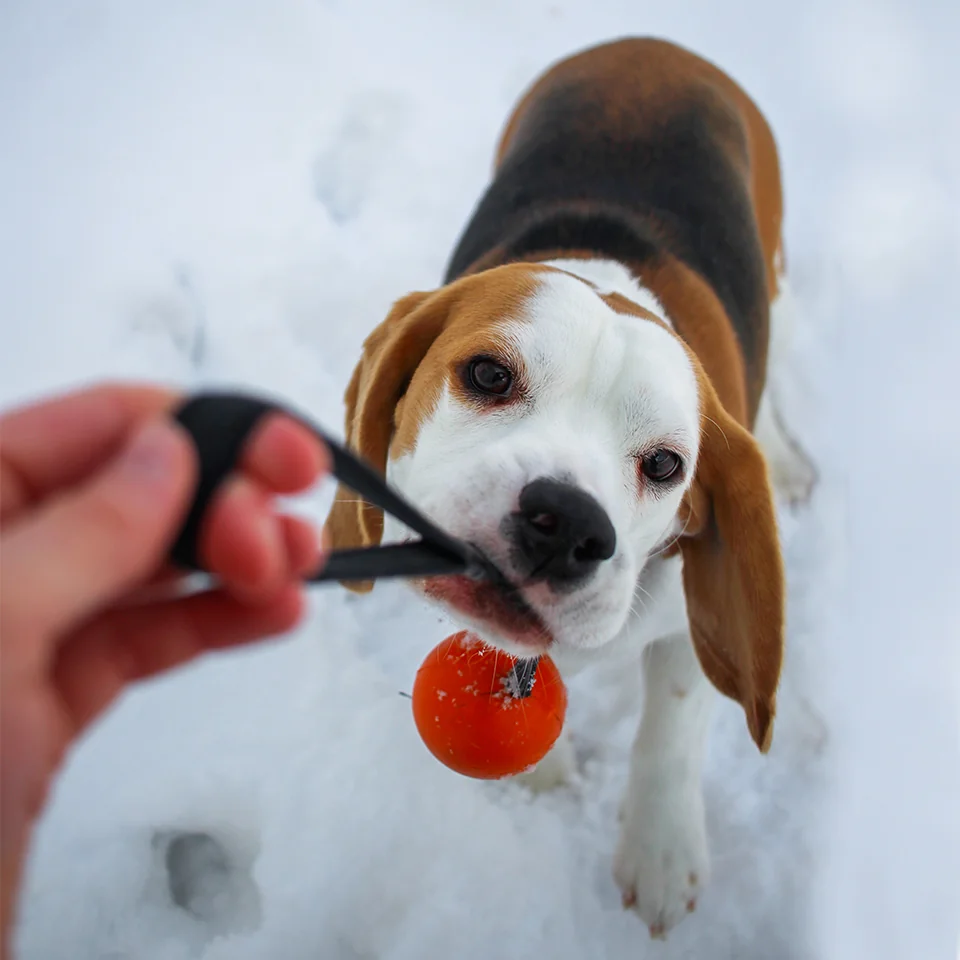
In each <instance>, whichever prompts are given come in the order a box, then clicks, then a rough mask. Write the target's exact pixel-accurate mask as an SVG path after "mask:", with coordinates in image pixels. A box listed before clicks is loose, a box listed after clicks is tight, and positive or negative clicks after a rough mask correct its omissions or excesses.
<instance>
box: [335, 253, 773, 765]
mask: <svg viewBox="0 0 960 960" xmlns="http://www.w3.org/2000/svg"><path fill="white" fill-rule="evenodd" d="M346 403H347V440H348V443H349V444H350V445H351V446H352V447H353V448H354V449H355V450H356V451H358V452H359V453H360V454H361V455H362V456H364V457H365V458H366V459H367V460H368V461H370V462H371V463H372V464H373V465H374V466H375V467H377V468H378V469H380V470H382V471H384V472H385V473H386V475H387V476H388V477H389V478H390V480H391V482H392V483H393V484H394V485H395V486H396V487H397V488H398V489H399V490H400V491H401V492H402V493H403V494H405V495H406V496H407V497H408V498H409V499H410V500H411V501H412V502H413V503H414V504H416V505H417V506H418V507H420V508H421V509H422V510H423V511H424V513H426V514H427V515H428V516H429V517H430V518H431V519H433V520H434V521H435V522H436V523H437V524H439V525H440V526H441V527H443V528H444V529H446V530H448V531H449V532H450V533H451V534H453V535H454V536H457V537H460V538H461V539H464V540H467V541H470V542H472V543H474V544H476V545H477V546H478V547H479V548H480V549H481V550H483V551H484V553H486V555H487V556H488V557H489V558H490V559H491V560H492V561H493V562H494V563H495V564H496V565H497V566H498V567H499V568H500V570H501V571H502V572H503V573H504V575H505V576H506V577H507V578H508V579H509V581H510V582H511V583H512V584H513V585H514V588H515V589H514V590H513V591H510V592H509V593H505V592H504V591H503V590H502V589H499V588H497V587H494V586H492V585H490V584H487V583H478V582H475V581H472V580H468V579H466V578H463V577H443V578H435V579H432V580H428V581H424V582H420V583H418V584H417V587H418V589H420V590H421V591H422V592H424V593H426V594H427V595H428V596H430V597H431V598H433V599H435V600H439V601H441V602H443V603H445V605H446V606H448V607H449V608H451V609H452V610H454V611H455V612H456V613H457V614H458V615H459V617H460V618H461V619H463V620H464V621H466V623H467V624H469V625H470V626H472V627H474V628H475V629H476V630H477V631H478V632H479V633H480V634H481V635H482V636H483V637H484V638H485V639H488V640H490V641H492V642H495V643H498V644H500V645H502V646H503V647H505V648H506V649H508V650H511V651H512V652H514V653H523V654H527V655H530V654H533V653H538V652H542V651H544V650H545V649H546V648H547V647H548V646H550V645H551V644H557V645H562V646H569V647H577V648H590V647H597V646H600V645H601V644H604V643H606V642H607V641H609V640H611V639H612V638H613V637H614V636H616V634H617V633H619V632H620V630H621V629H622V628H623V626H624V624H625V623H626V620H627V618H628V617H629V616H631V609H632V605H633V603H634V594H635V591H636V588H637V580H638V577H639V575H640V573H641V571H642V569H643V567H644V565H645V564H646V563H647V561H648V559H649V558H650V557H651V556H652V555H654V554H656V553H658V552H660V551H662V550H664V549H665V548H669V547H670V545H671V544H675V545H677V546H678V547H679V549H680V551H681V553H682V555H683V580H684V588H685V591H686V596H687V608H688V615H689V618H690V625H691V633H692V636H693V639H694V643H695V646H696V649H697V652H698V655H699V658H700V661H701V663H702V665H703V667H704V670H705V672H706V673H707V675H708V677H709V678H710V679H711V680H712V682H713V683H714V684H715V685H716V686H717V687H718V688H719V689H720V690H721V691H722V692H723V693H725V694H727V695H728V696H732V697H734V698H735V699H737V700H739V701H740V702H741V703H742V704H743V706H744V709H745V710H746V712H747V718H748V723H749V725H750V729H751V732H752V733H753V736H754V738H755V739H756V740H757V742H758V743H759V744H760V745H761V746H765V744H766V742H767V739H768V728H769V722H770V719H771V717H772V713H773V700H774V691H775V688H776V683H777V677H778V675H779V668H780V656H781V644H782V617H783V613H782V605H783V601H782V573H781V560H780V553H779V548H778V544H777V537H776V528H775V522H774V512H773V506H772V499H771V494H770V488H769V484H768V481H767V476H766V468H765V465H764V461H763V458H762V456H761V454H760V452H759V450H758V448H757V446H756V443H755V442H754V440H753V438H752V437H751V436H750V434H749V433H748V432H747V431H746V430H744V429H743V428H742V427H741V426H740V425H739V424H738V423H737V422H736V421H735V420H733V419H732V418H731V417H730V416H729V415H728V414H727V413H726V412H725V410H724V408H723V406H722V405H721V404H720V402H719V401H718V399H717V396H716V394H715V392H714V390H713V388H712V386H711V383H710V381H709V379H708V378H707V377H706V375H705V374H704V373H703V371H702V369H701V367H700V365H699V363H698V362H697V360H696V358H695V356H694V355H693V354H692V353H691V352H690V351H689V350H688V349H687V348H686V346H685V345H684V344H683V343H682V342H681V340H680V339H679V338H678V337H677V336H676V335H675V334H674V333H673V331H672V330H671V329H670V327H669V326H668V324H667V323H666V322H665V321H664V320H663V319H662V318H661V317H658V316H657V315H656V314H654V313H653V312H651V311H649V310H647V309H645V308H644V307H641V306H638V305H637V304H635V303H633V302H631V301H628V300H626V299H625V298H623V297H620V296H618V295H616V294H610V295H601V294H600V293H598V292H597V290H596V289H595V288H594V287H592V286H591V285H590V284H589V283H587V282H585V281H583V280H581V279H579V278H577V277H574V276H572V275H571V274H568V273H566V272H564V271H562V270H559V269H555V268H553V267H548V266H543V265H533V264H514V265H510V266H505V267H498V268H496V269H493V270H489V271H484V272H483V273H480V274H477V275H474V276H470V277H466V278H463V279H461V280H458V281H456V282H454V283H452V284H450V285H448V286H446V287H443V288H442V289H440V290H438V291H436V292H433V293H414V294H411V295H409V296H407V297H405V298H403V299H402V300H400V301H399V302H398V303H397V304H396V305H395V306H394V308H393V310H392V311H391V313H390V315H389V316H388V317H387V319H386V320H385V321H384V322H383V323H382V324H381V325H380V326H379V327H378V328H377V329H376V330H375V331H374V332H373V333H372V334H371V335H370V337H369V338H368V339H367V341H366V343H365V345H364V349H363V356H362V358H361V360H360V363H359V365H358V366H357V368H356V370H355V371H354V374H353V378H352V379H351V381H350V385H349V387H348V390H347V395H346ZM328 531H329V533H330V535H331V538H332V541H333V544H334V546H335V547H351V546H361V545H368V544H371V543H378V542H379V541H380V540H381V538H382V537H383V536H384V518H383V515H382V513H381V512H380V511H379V510H377V509H375V508H374V507H372V506H370V505H369V504H365V503H363V502H361V501H358V499H357V497H356V494H354V493H353V492H352V491H350V490H346V489H341V490H339V491H338V493H337V499H336V501H335V503H334V505H333V508H332V511H331V514H330V517H329V519H328ZM407 535H408V531H406V530H405V528H401V527H397V528H396V529H391V528H390V527H389V526H388V529H387V531H386V538H387V539H391V540H392V539H403V538H404V537H405V536H407ZM675 548H676V547H674V549H675ZM350 586H352V587H353V588H354V589H360V590H364V589H370V587H371V585H370V584H351V585H350Z"/></svg>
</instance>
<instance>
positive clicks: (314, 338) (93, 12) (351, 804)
mask: <svg viewBox="0 0 960 960" xmlns="http://www.w3.org/2000/svg"><path fill="white" fill-rule="evenodd" d="M958 18H960V13H958V8H957V6H956V5H951V4H947V3H943V4H938V3H936V2H934V0H931V2H927V3H924V4H919V3H917V4H908V3H906V2H905V0H901V2H899V3H896V2H891V3H884V4H879V3H867V2H861V0H837V2H826V0H813V2H811V3H806V4H799V3H797V4H793V5H791V6H790V7H787V6H786V5H783V4H771V3H761V2H759V0H750V2H740V3H734V4H732V5H730V4H714V3H710V2H708V0H691V2H675V3H669V4H643V3H638V2H637V0H629V2H628V0H623V2H615V0H591V2H589V3H580V4H575V3H572V2H569V0H512V2H509V3H508V2H506V0H488V2H485V3H483V4H477V3H472V2H467V0H449V2H440V0H408V2H404V3H389V2H387V0H379V2H375V0H351V2H347V0H272V2H271V3H258V2H255V0H209V2H206V3H197V2H191V0H165V2H163V3H161V2H148V0H141V2H137V3H133V2H127V0H87V2H84V3H78V2H68V0H55V2H50V3H45V4H40V3H30V2H29V0H9V2H7V3H5V4H3V6H2V9H0V137H2V140H0V210H2V215H0V224H2V226H0V231H2V232H0V289H2V291H3V294H4V308H3V313H2V315H0V329H2V332H3V336H2V340H0V402H2V404H3V405H4V406H6V405H8V404H11V403H13V402H16V401H23V400H26V399H28V398H33V397H36V396H39V395H42V394H45V393H48V392H49V391H51V390H54V389H61V388H64V387H66V386H70V385H76V384H79V383H85V382H89V381H91V380H93V379H96V378H100V377H104V376H124V377H149V378H152V379H159V380H162V381H165V382H171V383H176V384H180V385H182V386H184V387H195V386H197V385H199V384H210V383H221V384H223V383H230V384H235V385H240V386H243V387H245V388H248V389H251V388H252V389H259V390H262V391H267V392H269V393H271V394H273V395H277V396H281V397H283V398H284V399H286V400H287V401H289V402H291V403H293V404H295V405H297V406H300V407H301V408H303V409H305V410H307V411H309V412H310V413H311V414H312V415H313V416H314V417H315V418H316V419H317V420H318V421H319V422H321V423H323V424H325V425H327V426H328V427H330V428H332V429H336V428H338V427H339V425H340V423H341V419H342V406H341V395H342V391H343V388H344V386H345V384H346V380H347V378H348V376H349V373H350V370H351V368H352V365H353V363H354V361H355V359H356V357H357V355H358V349H359V345H360V343H361V341H362V339H363V337H364V336H365V334H366V333H367V332H368V331H369V330H370V329H371V328H372V327H373V326H374V325H375V324H376V323H377V322H379V320H380V319H381V318H382V317H383V316H384V314H385V312H386V310H387V309H388V307H389V305H390V303H391V301H392V300H393V299H395V298H396V297H398V296H400V295H402V294H404V293H406V292H409V291H410V290H414V289H427V288H430V287H431V286H434V285H436V284H437V282H438V280H439V278H440V276H441V273H442V270H443V266H444V263H445V260H446V258H447V256H448V254H449V252H450V250H451V249H452V245H453V243H454V242H455V239H456V237H457V234H458V231H459V230H460V228H461V227H462V225H463V224H464V223H465V221H466V218H467V216H468V215H469V212H470V210H471V208H472V205H473V204H474V202H475V201H476V199H477V198H478V196H479V194H480V192H481V190H482V189H483V187H484V186H485V183H486V181H487V178H488V176H489V170H490V163H491V158H492V153H493V148H494V143H495V138H496V136H497V133H498V131H499V128H500V125H501V123H502V122H503V120H504V119H505V118H506V116H507V113H508V111H509V109H510V107H511V104H512V103H513V102H514V100H515V99H516V97H517V96H518V95H519V94H520V92H521V91H522V90H523V88H524V86H525V85H526V84H527V83H528V82H529V81H530V80H532V79H533V78H534V77H535V76H536V75H537V74H538V73H539V72H540V71H541V70H543V69H544V68H545V67H546V65H547V64H549V63H550V62H551V61H553V60H555V59H557V58H559V57H561V56H563V55H566V54H568V53H571V52H573V51H575V50H577V49H580V48H582V47H584V46H587V45H589V44H591V43H594V42H598V41H601V40H605V39H610V38H613V37H617V36H621V35H626V34H653V35H657V36H662V37H667V38H669V39H672V40H675V41H677V42H680V43H682V44H684V45H686V46H688V47H691V48H692V49H694V50H696V51H697V52H699V53H701V54H703V55H706V56H708V57H710V58H711V59H713V60H714V61H715V62H717V63H719V64H720V65H721V66H723V67H724V68H726V69H727V70H729V71H730V72H731V73H732V74H733V75H734V76H735V77H736V78H737V79H738V80H740V81H741V82H742V83H743V85H744V86H745V87H746V89H747V90H748V91H750V93H751V94H752V95H753V96H754V97H755V99H756V100H757V101H758V102H759V104H760V105H761V108H762V109H763V110H764V111H765V113H766V115H767V116H768V118H769V119H770V121H771V124H772V126H773V128H774V130H775V132H776V134H777V136H778V140H779V143H780V147H781V152H782V158H783V165H784V174H785V184H786V204H787V228H786V230H787V234H786V235H787V254H788V267H789V271H790V273H791V276H792V279H793V285H794V288H795V291H796V294H797V299H798V327H797V331H796V340H795V343H794V344H793V347H792V350H791V352H790V355H789V358H788V361H787V362H786V363H785V364H784V366H783V368H782V369H780V370H778V371H777V372H776V378H777V379H776V389H777V392H778V395H779V397H780V399H781V402H782V404H783V407H784V408H785V410H786V412H787V415H788V417H789V419H790V421H791V422H792V424H793V426H794V428H795V430H796V431H797V432H798V433H799V435H800V437H801V438H802V440H803V442H804V444H805V445H806V446H807V448H808V449H809V450H811V451H812V453H813V454H814V456H815V458H816V460H817V462H818V466H819V469H820V471H821V481H820V484H819V486H818V488H817V490H816V493H815V496H814V499H813V501H812V503H811V504H810V505H809V506H808V507H806V508H802V509H799V510H797V511H793V512H791V511H790V510H788V509H783V510H782V511H781V520H782V526H783V538H784V545H785V551H786V556H787V563H788V572H789V580H790V599H789V649H788V656H787V663H786V669H785V674H784V679H783V687H782V691H781V694H780V701H779V702H780V713H779V718H778V721H777V726H776V734H775V738H774V746H773V749H772V751H771V753H770V754H769V756H767V757H761V756H760V755H759V754H758V753H757V752H756V750H755V748H754V747H753V746H752V744H751V742H750V740H749V737H748V735H747V732H746V728H745V725H744V722H743V719H742V714H741V713H740V712H739V711H738V709H737V708H736V707H735V706H734V705H733V704H731V703H728V702H723V703H722V704H721V705H720V706H719V709H718V711H717V717H716V722H715V725H714V730H713V734H712V739H711V744H710V750H709V758H708V762H707V769H706V774H705V781H706V794H707V804H708V811H709V813H708V818H709V820H708V828H709V834H710V840H711V847H712V856H713V879H712V883H711V884H710V886H709V887H708V889H707V890H706V892H705V894H704V895H703V897H702V898H701V901H700V903H699V905H698V907H697V910H696V912H695V913H694V914H692V915H691V916H690V917H689V918H688V919H687V920H685V921H684V922H683V923H682V924H681V925H680V926H679V927H678V928H676V930H674V931H673V932H672V933H671V935H670V937H669V939H668V941H667V942H666V943H659V942H653V941H651V940H650V938H649V936H648V933H647V931H646V929H645V928H644V927H643V925H642V923H641V922H640V921H639V919H638V918H637V917H636V915H635V914H633V913H631V912H627V911H624V910H623V909H622V908H621V905H620V897H619V892H618V890H617V889H616V887H615V884H614V882H613V878H612V875H611V860H612V854H613V848H614V843H615V839H616V827H617V805H618V803H619V800H620V795H621V792H622V790H623V788H624V785H625V780H626V762H625V761H626V754H627V751H628V748H629V743H630V739H631V736H632V733H633V731H634V729H635V724H636V718H637V716H638V713H639V706H640V704H639V671H638V670H637V669H636V664H631V663H624V662H623V657H620V658H619V659H617V658H614V659H609V660H608V659H601V658H598V660H597V662H596V664H595V665H594V666H592V667H591V668H590V669H588V670H587V671H586V672H585V673H584V674H583V675H581V676H579V677H578V678H577V679H576V680H575V681H574V682H572V683H571V686H570V709H569V719H568V724H569V727H570V729H571V731H572V734H573V737H574V742H575V745H576V751H577V760H578V771H579V774H578V778H577V781H576V782H575V783H573V784H571V785H568V786H564V787H560V788H558V789H556V790H554V791H551V792H547V793H542V794H537V795H534V794H532V793H530V792H528V791H527V790H526V789H525V788H523V787H522V786H520V785H518V784H516V783H511V782H505V783H492V784H491V783H481V782H475V781H471V780H467V779H464V778H461V777H458V776H457V775H455V774H453V773H452V772H450V771H449V770H447V769H445V768H443V767H441V766H440V765H439V764H438V763H437V762H436V761H435V760H434V759H433V758H432V757H431V756H430V755H429V754H428V753H427V751H426V749H425V747H424V746H423V745H422V744H421V742H420V741H419V738H418V737H417V734H416V731H415V729H414V726H413V722H412V717H411V711H410V702H409V700H408V699H407V698H406V697H404V696H401V693H404V692H409V690H410V687H411V684H412V680H413V675H414V673H415V670H416V667H417V665H418V664H419V662H420V660H421V659H422V657H423V656H424V654H425V653H426V651H428V650H429V649H430V648H431V647H432V646H433V645H434V644H435V643H437V642H438V641H439V640H440V639H442V638H443V637H444V636H446V635H447V634H448V633H450V632H452V630H453V627H454V625H453V623H452V622H450V621H447V620H445V619H444V618H443V617H442V615H441V614H440V613H439V612H438V611H437V610H435V609H431V608H427V607H426V606H424V605H423V604H422V602H421V601H419V600H418V599H416V598H415V597H414V596H413V594H412V593H410V592H408V591H407V590H406V589H405V588H404V587H403V586H401V585H397V584H383V585H380V586H378V587H377V588H376V590H375V591H374V592H373V593H372V594H371V595H369V596H364V597H356V596H353V595H350V594H348V593H346V592H345V591H343V590H341V589H340V588H339V587H325V588H319V589H317V590H315V591H314V592H313V596H312V600H311V611H310V614H309V617H308V618H307V620H306V621H305V622H304V623H303V624H302V626H301V627H300V628H299V629H298V630H297V631H296V632H295V633H294V634H293V635H291V636H289V637H286V638H283V639H280V640H277V641H274V642H271V643H269V644H267V645H264V646H263V647H261V648H258V649H255V650H245V651H243V652H238V653H235V654H231V655H228V656H219V657H217V658H216V659H208V660H205V661H203V662H200V663H197V664H195V665H193V666H191V667H189V668H187V669H184V670H181V671H179V672H178V673H176V674H175V675H172V676H169V677H167V678H164V679H162V680H159V681H157V682H154V683H151V684H149V685H147V686H144V687H142V688H140V689H138V690H136V691H134V692H132V693H131V694H129V695H128V696H126V697H125V698H124V699H123V701H122V702H121V703H120V704H118V705H117V707H116V708H115V709H114V710H112V712H110V714H109V715H108V716H107V717H106V718H105V719H104V720H103V721H102V722H101V723H100V724H99V725H98V726H97V727H96V729H95V730H93V732H92V733H91V734H90V735H89V736H88V737H86V739H85V740H84V741H83V742H82V743H81V744H80V745H79V746H78V747H77V749H76V750H75V751H74V752H73V754H72V755H71V756H70V758H69V762H68V764H67V766H66V768H65V770H64V773H63V776H62V778H61V779H60V781H59V783H58V785H57V788H56V790H55V792H54V794H53V796H52V798H51V802H50V805H49V808H48V810H47V812H46V815H45V817H44V819H43V821H42V823H41V824H40V826H39V829H38V830H37V833H36V836H35V843H34V849H33V856H32V859H31V863H30V868H29V872H28V877H27V882H26V886H25V890H24V894H23V900H22V909H21V915H20V919H19V925H18V929H17V934H16V943H17V949H18V956H19V957H20V958H23V960H94V958H96V960H108V958H109V960H132V958H137V960H188V958H189V960H224V958H230V960H245V958H268V957H269V958H271V960H300V958H304V960H306V958H318V957H323V958H333V960H339V958H343V960H360V958H363V960H368V958H374V957H376V958H385V960H401V958H424V957H429V958H433V957H437V958H447V957H456V958H465V960H469V958H480V957H483V958H487V957H497V958H520V957H531V956H542V957H550V958H556V960H565V958H610V960H619V958H634V960H635V958H643V957H651V958H658V960H659V958H663V960H674V958H701V957H710V958H711V960H724V958H730V960H734V958H736V960H769V958H777V960H801V958H803V960H806V958H817V960H819V958H823V960H841V958H842V960H856V958H861V957H862V958H870V960H883V958H898V960H899V958H904V960H907V958H909V960H921V958H923V960H939V958H951V960H952V958H953V957H954V956H955V955H956V951H957V945H958V927H960V828H958V823H957V811H958V810H960V773H958V765H960V710H958V706H960V636H958V635H960V620H958V617H957V615H956V605H955V594H956V586H957V583H958V582H960V579H958V574H960V569H958V565H957V559H956V555H955V543H956V538H957V534H958V532H960V524H958V522H957V521H958V519H960V518H958V513H957V499H956V495H955V485H956V479H955V478H956V476H957V473H958V470H960V456H958V451H957V444H956V436H957V427H956V422H955V417H956V411H957V410H960V396H958V377H957V375H956V371H955V362H956V360H955V358H956V357H957V355H958V353H960V324H958V322H957V316H958V312H960V299H958V293H957V290H958V287H957V267H958V264H960V226H958V224H960V218H958V216H957V211H958V210H960V175H958V161H957V156H958V147H960V129H958V116H960V114H958V112H957V110H956V106H955V101H954V100H953V95H951V94H950V93H949V90H951V89H953V90H956V89H960V65H958V60H957V58H956V57H955V55H954V50H953V47H954V45H955V43H956V39H957V36H958V28H960V22H958ZM951 211H952V212H951ZM330 495H331V491H330V490H329V489H327V488H324V489H322V490H320V491H318V492H317V493H316V494H315V495H312V496H310V497H307V498H304V499H303V500H301V501H299V503H298V508H299V509H300V510H302V511H303V512H304V513H306V514H307V515H309V516H313V517H315V518H317V519H320V518H322V517H323V516H324V513H325V507H326V505H327V504H328V503H329V498H330ZM623 656H626V655H625V654H624V655H623Z"/></svg>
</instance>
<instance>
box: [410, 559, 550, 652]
mask: <svg viewBox="0 0 960 960" xmlns="http://www.w3.org/2000/svg"><path fill="white" fill-rule="evenodd" d="M418 587H419V588H420V590H422V591H423V593H424V594H425V595H426V596H427V597H429V598H430V599H431V600H433V601H435V602H437V603H440V604H442V605H443V606H445V607H447V608H448V609H449V610H450V611H451V612H452V613H454V614H455V615H456V616H457V617H458V618H459V619H461V620H464V621H466V622H467V623H468V624H469V626H470V628H471V629H472V630H474V631H475V632H476V633H477V634H478V635H479V636H480V637H481V638H482V639H483V640H485V641H486V642H487V643H490V644H492V645H493V646H497V647H501V648H502V649H503V650H506V651H507V653H511V654H513V655H514V656H517V657H533V656H537V655H539V654H542V653H546V652H547V649H548V648H549V647H550V645H551V644H552V643H553V637H552V635H551V633H550V630H549V629H548V628H547V626H546V624H545V623H544V622H543V620H542V619H541V618H540V616H539V614H537V612H536V611H535V610H534V609H533V607H531V606H530V605H529V604H528V603H527V602H526V601H525V600H524V599H523V598H522V597H521V596H520V595H519V593H516V594H513V593H509V592H507V591H504V590H503V589H501V588H500V587H497V586H494V584H492V583H490V582H488V581H485V580H472V579H470V578H469V577H433V578H431V579H429V580H426V581H421V582H420V583H419V584H418Z"/></svg>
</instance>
